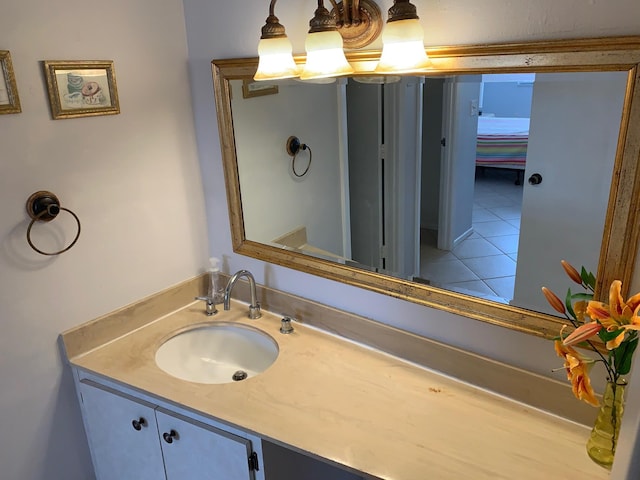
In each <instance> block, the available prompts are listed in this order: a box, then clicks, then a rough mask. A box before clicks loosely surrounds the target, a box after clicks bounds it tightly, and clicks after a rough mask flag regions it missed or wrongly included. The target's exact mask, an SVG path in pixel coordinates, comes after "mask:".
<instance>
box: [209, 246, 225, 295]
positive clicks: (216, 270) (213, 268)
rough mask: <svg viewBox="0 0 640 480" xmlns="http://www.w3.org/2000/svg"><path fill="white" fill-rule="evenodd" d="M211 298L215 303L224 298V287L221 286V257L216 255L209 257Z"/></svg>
mask: <svg viewBox="0 0 640 480" xmlns="http://www.w3.org/2000/svg"><path fill="white" fill-rule="evenodd" d="M209 263H210V267H209V269H208V270H207V271H208V272H209V295H208V296H209V298H211V299H212V300H213V303H221V302H222V300H223V299H224V288H222V287H220V277H219V274H220V259H219V258H216V257H211V258H209Z"/></svg>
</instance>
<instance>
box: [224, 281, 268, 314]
mask: <svg viewBox="0 0 640 480" xmlns="http://www.w3.org/2000/svg"><path fill="white" fill-rule="evenodd" d="M240 277H247V280H249V290H250V291H251V304H250V305H249V318H252V319H256V318H260V317H261V316H262V313H260V304H259V303H258V299H257V295H256V280H255V278H253V275H252V274H251V272H250V271H249V270H239V271H237V272H236V273H234V274H233V275H232V276H231V278H230V279H229V283H227V288H225V289H224V309H225V310H229V309H230V308H231V306H230V302H231V290H233V287H234V285H235V284H236V282H237V281H238V279H239V278H240Z"/></svg>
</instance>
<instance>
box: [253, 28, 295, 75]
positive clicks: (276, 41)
mask: <svg viewBox="0 0 640 480" xmlns="http://www.w3.org/2000/svg"><path fill="white" fill-rule="evenodd" d="M258 55H259V56H260V58H259V60H258V71H257V72H256V74H255V76H254V77H253V79H254V80H257V81H260V80H277V79H281V78H292V77H297V76H298V67H297V66H296V62H294V60H293V47H292V46H291V42H290V41H289V39H288V38H287V37H286V36H285V37H277V38H263V39H261V40H260V42H259V43H258Z"/></svg>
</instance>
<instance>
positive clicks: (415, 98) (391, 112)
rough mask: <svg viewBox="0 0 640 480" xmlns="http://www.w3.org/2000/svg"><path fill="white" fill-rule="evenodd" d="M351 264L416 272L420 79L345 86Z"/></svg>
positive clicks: (404, 274) (397, 272) (394, 272)
mask: <svg viewBox="0 0 640 480" xmlns="http://www.w3.org/2000/svg"><path fill="white" fill-rule="evenodd" d="M347 123H348V130H347V131H348V143H349V194H350V199H351V242H352V251H351V252H352V259H353V260H355V261H357V262H359V263H362V264H364V265H368V266H370V267H372V268H373V269H375V271H380V272H385V273H388V274H390V275H394V276H398V277H402V278H413V276H415V275H417V274H418V272H419V248H420V229H419V223H420V218H419V217H420V167H421V162H420V157H421V150H422V137H421V135H420V134H421V130H422V79H420V78H416V77H405V78H403V79H402V81H400V82H398V83H394V84H387V85H369V84H361V83H358V82H355V81H350V82H349V84H348V85H347Z"/></svg>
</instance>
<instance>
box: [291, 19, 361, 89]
mask: <svg viewBox="0 0 640 480" xmlns="http://www.w3.org/2000/svg"><path fill="white" fill-rule="evenodd" d="M304 47H305V49H306V51H307V62H306V63H305V66H304V68H303V70H302V73H301V74H300V79H301V80H311V79H314V78H327V77H337V76H340V75H349V74H351V73H353V67H352V66H351V65H349V62H347V58H346V57H345V56H344V50H343V49H342V36H341V35H340V34H339V33H338V32H337V31H332V32H314V33H310V34H308V35H307V39H306V41H305V42H304Z"/></svg>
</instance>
